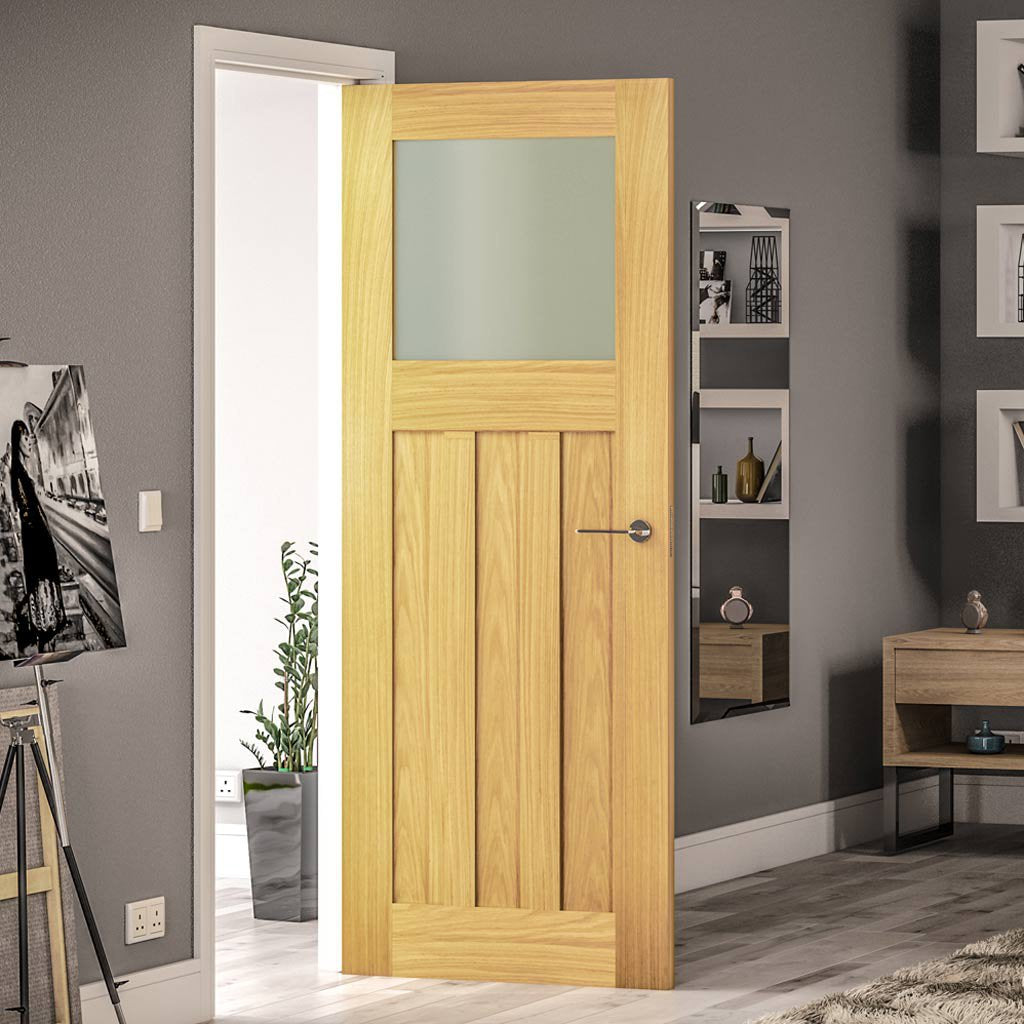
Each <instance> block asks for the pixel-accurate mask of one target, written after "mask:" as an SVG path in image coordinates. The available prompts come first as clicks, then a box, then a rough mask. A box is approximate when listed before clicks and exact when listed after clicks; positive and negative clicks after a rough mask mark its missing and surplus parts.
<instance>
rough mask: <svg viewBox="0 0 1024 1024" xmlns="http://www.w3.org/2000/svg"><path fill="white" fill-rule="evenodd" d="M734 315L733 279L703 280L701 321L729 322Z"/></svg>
mask: <svg viewBox="0 0 1024 1024" xmlns="http://www.w3.org/2000/svg"><path fill="white" fill-rule="evenodd" d="M731 317H732V281H701V283H700V322H701V323H702V324H727V323H729V322H730V319H731Z"/></svg>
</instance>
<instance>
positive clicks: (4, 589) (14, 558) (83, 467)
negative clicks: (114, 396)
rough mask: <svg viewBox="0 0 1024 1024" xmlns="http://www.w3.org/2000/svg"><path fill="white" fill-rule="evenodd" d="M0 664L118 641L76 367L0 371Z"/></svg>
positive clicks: (91, 439)
mask: <svg viewBox="0 0 1024 1024" xmlns="http://www.w3.org/2000/svg"><path fill="white" fill-rule="evenodd" d="M0 451H3V455H2V456H0V659H2V660H11V659H19V658H26V657H30V656H33V655H40V654H47V653H54V654H55V655H56V654H57V653H58V652H65V653H68V654H70V653H71V652H77V651H93V650H101V649H104V648H111V647H123V646H124V644H125V637H124V625H123V623H122V620H121V602H120V598H119V596H118V590H117V579H116V578H115V576H114V557H113V553H112V551H111V547H110V530H109V528H108V525H107V509H106V504H105V502H104V500H103V488H102V486H101V485H100V474H99V461H98V458H97V454H96V437H95V434H94V433H93V425H92V415H91V412H90V409H89V393H88V391H87V390H86V386H85V374H84V373H83V371H82V367H81V366H25V367H19V366H13V367H12V366H5V367H0Z"/></svg>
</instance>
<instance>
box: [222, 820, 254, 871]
mask: <svg viewBox="0 0 1024 1024" xmlns="http://www.w3.org/2000/svg"><path fill="white" fill-rule="evenodd" d="M215 856H216V864H217V877H218V878H248V877H249V844H248V840H247V839H246V837H245V826H244V825H226V824H221V823H218V824H217V830H216V852H215Z"/></svg>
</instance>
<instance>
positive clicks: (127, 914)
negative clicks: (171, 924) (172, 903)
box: [124, 896, 164, 946]
mask: <svg viewBox="0 0 1024 1024" xmlns="http://www.w3.org/2000/svg"><path fill="white" fill-rule="evenodd" d="M163 935H164V898H163V896H154V897H153V898H152V899H148V900H136V901H135V902H134V903H126V904H125V905H124V943H125V945H126V946H132V945H134V944H135V943H136V942H147V941H148V940H149V939H160V938H163Z"/></svg>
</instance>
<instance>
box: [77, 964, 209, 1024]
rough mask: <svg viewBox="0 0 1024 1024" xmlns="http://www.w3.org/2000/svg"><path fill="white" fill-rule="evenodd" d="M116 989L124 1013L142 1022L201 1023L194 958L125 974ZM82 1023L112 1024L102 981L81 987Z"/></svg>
mask: <svg viewBox="0 0 1024 1024" xmlns="http://www.w3.org/2000/svg"><path fill="white" fill-rule="evenodd" d="M127 977H128V979H129V982H128V984H127V985H125V986H124V987H123V988H121V989H120V990H119V995H120V997H121V1003H122V1005H123V1007H124V1013H125V1016H126V1017H127V1018H128V1020H130V1021H140V1022H145V1024H203V1022H204V1021H206V1020H207V1019H208V1016H207V1015H205V1014H204V1013H203V1000H202V985H201V983H200V977H201V975H200V965H199V961H198V960H183V961H181V962H180V963H175V964H167V965H166V966H164V967H154V968H152V969H151V970H148V971H139V972H138V973H137V974H129V975H127ZM82 1024H116V1018H115V1017H114V1010H113V1008H112V1007H111V1005H110V1000H109V999H108V998H107V990H106V987H105V986H104V984H103V982H101V981H97V982H93V983H92V984H90V985H83V986H82Z"/></svg>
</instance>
